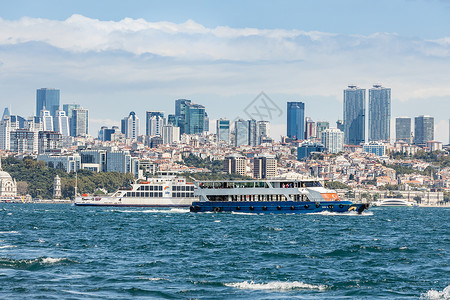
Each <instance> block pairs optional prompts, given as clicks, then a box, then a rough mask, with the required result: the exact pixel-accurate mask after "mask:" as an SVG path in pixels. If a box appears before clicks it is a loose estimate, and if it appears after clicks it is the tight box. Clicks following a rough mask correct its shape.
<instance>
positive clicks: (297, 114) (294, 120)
mask: <svg viewBox="0 0 450 300" xmlns="http://www.w3.org/2000/svg"><path fill="white" fill-rule="evenodd" d="M287 136H288V137H290V138H293V139H296V140H302V139H303V138H304V136H305V103H303V102H288V103H287Z"/></svg>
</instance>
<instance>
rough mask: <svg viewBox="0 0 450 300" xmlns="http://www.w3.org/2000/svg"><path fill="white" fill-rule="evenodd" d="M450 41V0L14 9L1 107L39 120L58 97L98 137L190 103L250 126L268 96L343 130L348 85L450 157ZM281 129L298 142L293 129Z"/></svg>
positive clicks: (1, 16)
mask: <svg viewBox="0 0 450 300" xmlns="http://www.w3.org/2000/svg"><path fill="white" fill-rule="evenodd" d="M449 31H450V1H447V0H422V1H421V0H409V1H400V0H399V1H395V0H390V1H385V0H378V1H375V0H367V1H361V0H360V1H349V0H347V1H345V0H344V1H323V0H322V1H320V0H319V1H141V0H139V1H20V0H18V1H0V89H1V90H2V93H1V94H2V95H1V96H0V106H3V107H4V106H11V110H12V112H13V113H15V114H20V115H23V116H25V117H26V116H28V115H32V114H33V113H34V111H33V108H34V101H35V100H34V99H35V91H36V89H37V88H40V87H57V88H60V89H61V98H62V99H61V101H62V103H71V102H77V103H80V104H82V105H83V106H84V107H86V108H88V109H89V110H90V114H91V124H92V126H91V134H95V131H96V130H97V129H98V128H99V127H100V126H102V125H108V126H110V125H113V124H119V121H120V119H121V118H123V117H124V116H126V115H127V114H128V113H129V112H130V111H132V110H133V111H136V113H137V115H138V116H139V117H140V118H141V119H142V118H144V115H145V111H146V110H164V111H165V112H166V113H172V112H173V100H175V99H177V98H191V99H192V100H193V101H195V102H197V103H201V104H204V105H205V106H206V108H207V111H208V113H209V115H210V117H211V119H217V118H220V117H227V118H229V119H234V118H235V117H238V116H241V117H245V116H243V111H244V109H245V107H246V105H247V104H248V103H251V101H252V100H253V99H254V97H256V96H257V95H258V94H259V92H261V91H265V92H266V94H267V95H268V96H269V97H271V98H272V100H273V101H274V103H276V105H277V106H279V107H280V108H281V109H283V110H284V109H285V106H286V101H304V102H305V103H306V115H308V116H311V117H312V118H313V120H315V121H319V120H327V121H330V123H332V124H334V122H335V121H336V120H337V119H338V118H342V90H343V89H344V88H345V87H346V86H347V85H348V84H357V85H359V86H360V87H363V88H370V87H371V86H372V84H375V83H382V84H383V85H384V86H387V87H390V88H392V117H396V116H410V117H414V116H417V115H421V114H430V115H432V116H434V117H435V122H436V139H438V140H441V141H443V142H444V143H447V142H448V119H449V118H450V113H449V111H450V84H449V83H450V72H449V71H448V70H450V32H449ZM271 121H272V124H273V126H272V127H273V128H272V135H273V136H274V137H276V138H278V136H279V135H280V134H285V125H284V123H285V115H283V116H281V117H279V118H274V119H273V120H271ZM141 127H144V123H143V122H142V124H141ZM392 130H393V128H392ZM392 137H394V136H392Z"/></svg>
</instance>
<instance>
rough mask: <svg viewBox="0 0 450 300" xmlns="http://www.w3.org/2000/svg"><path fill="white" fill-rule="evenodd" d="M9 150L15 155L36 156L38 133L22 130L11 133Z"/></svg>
mask: <svg viewBox="0 0 450 300" xmlns="http://www.w3.org/2000/svg"><path fill="white" fill-rule="evenodd" d="M10 150H11V152H15V153H23V154H37V153H38V133H37V132H35V131H31V130H28V129H23V128H19V129H16V130H13V131H11V132H10Z"/></svg>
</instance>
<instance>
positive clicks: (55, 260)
mask: <svg viewBox="0 0 450 300" xmlns="http://www.w3.org/2000/svg"><path fill="white" fill-rule="evenodd" d="M65 260H67V259H66V258H61V257H59V258H53V257H44V258H42V263H43V264H57V263H59V262H62V261H65Z"/></svg>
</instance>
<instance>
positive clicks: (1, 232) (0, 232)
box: [0, 230, 19, 234]
mask: <svg viewBox="0 0 450 300" xmlns="http://www.w3.org/2000/svg"><path fill="white" fill-rule="evenodd" d="M3 233H19V232H18V231H14V230H13V231H0V234H3Z"/></svg>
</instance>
